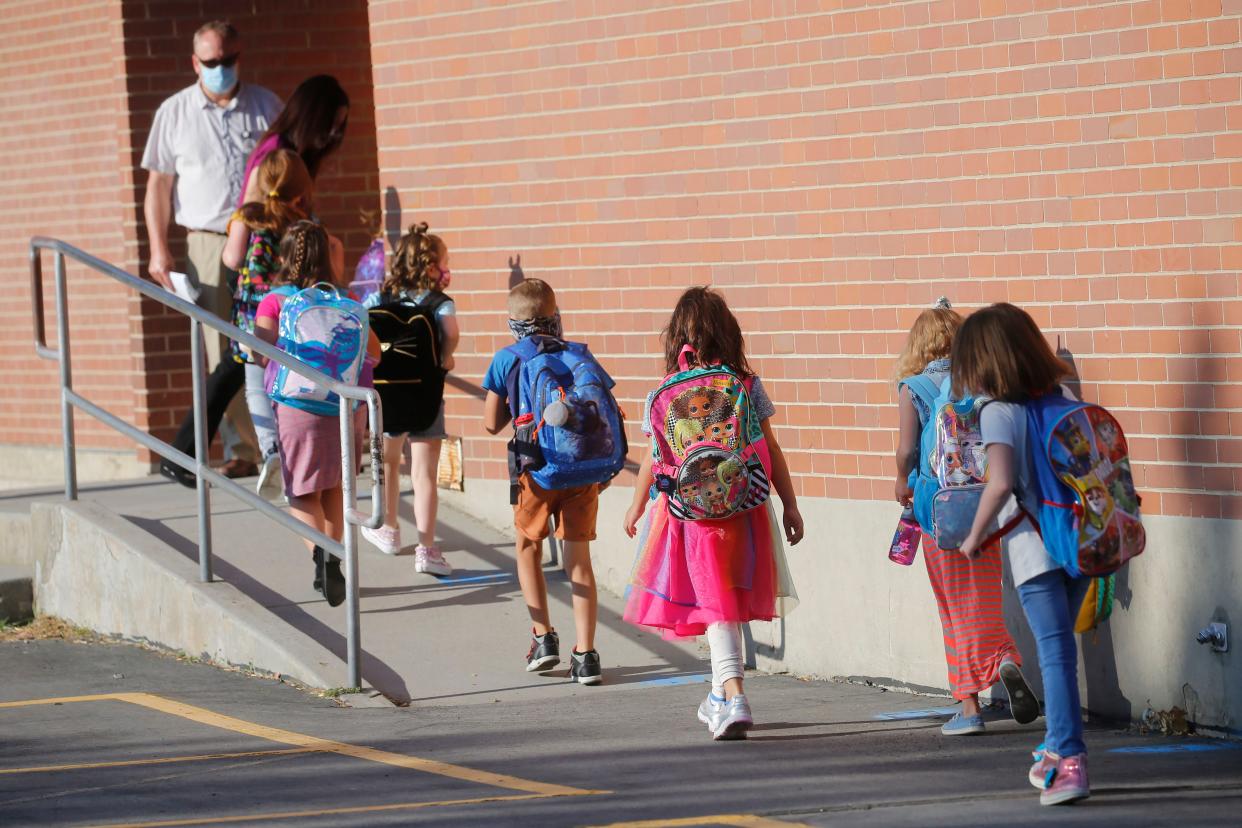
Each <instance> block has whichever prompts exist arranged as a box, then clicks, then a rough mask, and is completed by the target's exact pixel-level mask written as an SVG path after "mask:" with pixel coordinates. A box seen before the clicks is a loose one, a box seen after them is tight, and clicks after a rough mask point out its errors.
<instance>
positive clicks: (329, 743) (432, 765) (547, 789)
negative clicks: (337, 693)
mask: <svg viewBox="0 0 1242 828" xmlns="http://www.w3.org/2000/svg"><path fill="white" fill-rule="evenodd" d="M91 701H123V702H128V703H129V704H134V705H138V706H139V707H145V708H148V709H150V710H157V711H159V712H161V713H168V714H170V715H173V716H178V717H180V718H183V719H188V720H189V721H192V722H198V723H199V724H205V725H210V726H211V727H218V728H220V729H222V730H229V731H232V732H234V733H241V734H244V735H247V736H255V737H258V738H260V739H267V740H268V741H270V742H277V743H279V744H284V745H292V746H294V747H299V748H306V749H307V750H308V751H319V752H324V753H336V754H340V755H342V756H352V757H354V758H356V759H364V760H366V761H368V762H378V763H380V764H383V765H391V766H393V767H398V768H408V769H409V770H416V771H422V772H424V773H431V774H435V775H437V776H445V777H448V778H450V779H460V780H463V781H465V782H475V783H477V784H480V785H490V786H492V787H495V788H506V789H508V790H511V791H523V792H525V793H529V794H535V795H537V796H590V795H593V794H604V793H611V791H593V790H586V789H584V788H571V787H569V786H568V785H553V784H550V783H547V782H535V781H533V780H530V779H522V778H520V777H517V776H509V775H507V774H503V773H492V772H490V771H481V770H475V769H474V768H466V767H462V766H460V765H450V764H448V763H447V762H438V761H436V760H434V759H423V758H420V757H418V756H409V755H406V754H402V753H391V752H389V751H386V750H379V749H377V748H370V747H365V746H363V745H351V744H347V743H345V742H337V741H334V740H331V739H320V738H319V737H317V736H308V735H306V734H304V733H294V732H293V731H291V730H281V729H280V728H276V727H268V726H267V725H261V724H255V723H254V722H248V721H246V720H244V719H237V718H234V717H232V716H226V715H224V714H222V713H215V712H213V711H211V710H207V709H206V708H202V707H195V706H194V705H191V704H184V703H183V702H178V701H173V700H172V699H166V698H163V697H162V696H156V695H153V694H151V693H103V694H100V695H95V696H63V697H60V698H49V699H27V700H24V701H15V702H0V708H14V707H31V706H37V705H53V704H72V703H77V702H91ZM173 824H181V823H173ZM187 824H194V823H187Z"/></svg>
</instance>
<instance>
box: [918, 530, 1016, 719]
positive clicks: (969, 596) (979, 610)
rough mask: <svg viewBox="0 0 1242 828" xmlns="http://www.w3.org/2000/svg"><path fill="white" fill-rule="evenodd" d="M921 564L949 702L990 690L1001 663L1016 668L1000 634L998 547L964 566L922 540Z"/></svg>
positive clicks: (1005, 634) (1008, 642) (1009, 644)
mask: <svg viewBox="0 0 1242 828" xmlns="http://www.w3.org/2000/svg"><path fill="white" fill-rule="evenodd" d="M923 560H924V561H926V562H927V576H928V578H929V579H930V580H931V587H932V592H933V593H935V595H936V606H937V608H938V609H939V610H940V623H941V626H943V627H944V657H945V661H946V662H947V664H948V668H949V687H950V689H951V690H952V691H953V698H955V699H964V698H967V697H968V696H971V695H973V694H975V693H978V692H980V691H982V690H986V689H987V688H989V687H991V686H992V685H993V684H994V683H995V682H996V678H997V670H998V669H999V668H1000V664H1001V662H1002V661H1003V660H1005V659H1011V660H1012V661H1014V662H1015V663H1017V664H1019V665H1020V664H1021V663H1022V658H1021V656H1020V655H1019V654H1018V648H1017V647H1016V646H1014V643H1013V639H1012V638H1010V637H1009V631H1008V630H1007V629H1005V617H1004V610H1003V606H1002V593H1001V548H1000V542H996V543H993V544H989V545H988V546H986V547H984V548H983V549H982V550H981V551H980V553H979V556H978V557H977V558H975V559H974V560H973V561H970V560H967V559H966V557H965V556H964V555H962V553H960V552H945V551H944V550H942V549H940V548H939V547H937V546H936V544H935V543H933V542H932V540H931V538H930V537H928V536H927V535H923Z"/></svg>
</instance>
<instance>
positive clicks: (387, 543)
mask: <svg viewBox="0 0 1242 828" xmlns="http://www.w3.org/2000/svg"><path fill="white" fill-rule="evenodd" d="M362 536H363V537H364V538H366V539H367V540H368V541H370V542H371V543H372V544H373V545H374V546H375V547H376V548H377V549H379V551H381V552H383V553H384V554H385V555H395V554H397V553H398V552H400V551H401V530H400V529H394V528H392V527H391V526H381V527H380V528H378V529H368V528H367V527H365V526H364V527H362Z"/></svg>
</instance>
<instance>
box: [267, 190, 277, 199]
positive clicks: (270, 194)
mask: <svg viewBox="0 0 1242 828" xmlns="http://www.w3.org/2000/svg"><path fill="white" fill-rule="evenodd" d="M279 196H280V193H278V192H276V191H275V190H268V191H267V197H268V198H278V197H279Z"/></svg>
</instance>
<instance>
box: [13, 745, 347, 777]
mask: <svg viewBox="0 0 1242 828" xmlns="http://www.w3.org/2000/svg"><path fill="white" fill-rule="evenodd" d="M322 752H323V751H321V750H318V749H316V748H301V747H299V748H279V749H276V750H245V751H241V752H238V753H200V754H198V755H196V756H163V757H159V758H152V759H124V760H120V761H116V762H78V763H75V764H72V765H40V766H38V767H33V768H0V776H5V775H7V774H13V773H55V772H57V771H74V770H95V769H97V768H128V767H133V766H135V765H171V764H175V763H177V762H212V761H216V760H219V759H244V758H246V757H249V756H290V755H292V754H295V753H322Z"/></svg>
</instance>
